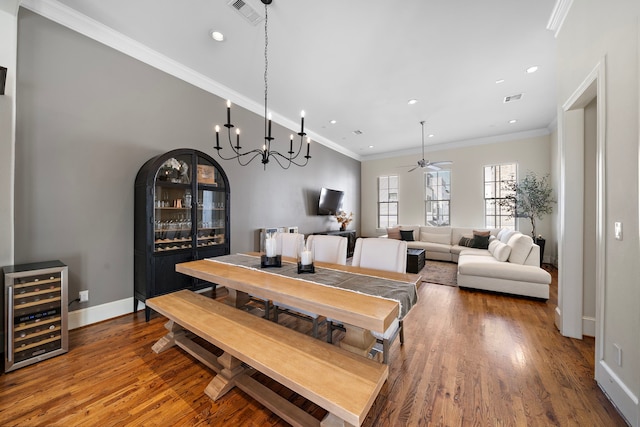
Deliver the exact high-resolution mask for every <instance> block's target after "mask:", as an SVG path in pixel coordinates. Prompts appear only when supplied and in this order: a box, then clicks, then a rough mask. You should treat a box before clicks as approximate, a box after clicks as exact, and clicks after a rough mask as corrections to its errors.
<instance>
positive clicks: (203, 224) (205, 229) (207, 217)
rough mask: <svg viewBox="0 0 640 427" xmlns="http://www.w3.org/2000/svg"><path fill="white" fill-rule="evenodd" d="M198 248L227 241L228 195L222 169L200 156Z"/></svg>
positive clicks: (198, 177)
mask: <svg viewBox="0 0 640 427" xmlns="http://www.w3.org/2000/svg"><path fill="white" fill-rule="evenodd" d="M197 180H198V187H197V188H198V209H197V215H198V221H197V227H198V231H197V233H198V239H197V242H198V243H197V245H198V248H203V247H208V246H215V245H222V244H224V243H225V235H226V232H225V231H226V223H227V216H226V212H227V206H226V203H227V197H226V196H227V195H226V192H225V188H224V187H225V186H224V179H222V176H221V175H220V171H219V170H218V168H216V167H215V166H214V165H213V164H211V163H210V162H209V161H208V160H207V159H205V158H203V157H198V170H197Z"/></svg>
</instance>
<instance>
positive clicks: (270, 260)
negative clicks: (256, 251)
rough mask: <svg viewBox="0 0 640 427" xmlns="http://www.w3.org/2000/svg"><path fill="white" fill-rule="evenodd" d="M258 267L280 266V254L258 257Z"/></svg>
mask: <svg viewBox="0 0 640 427" xmlns="http://www.w3.org/2000/svg"><path fill="white" fill-rule="evenodd" d="M260 267H262V268H269V267H282V257H281V256H280V255H276V256H271V257H268V256H266V255H262V256H261V257H260Z"/></svg>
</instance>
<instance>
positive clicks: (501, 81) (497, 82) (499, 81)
mask: <svg viewBox="0 0 640 427" xmlns="http://www.w3.org/2000/svg"><path fill="white" fill-rule="evenodd" d="M500 83H504V79H498V80H496V84H498V85H499V84H500Z"/></svg>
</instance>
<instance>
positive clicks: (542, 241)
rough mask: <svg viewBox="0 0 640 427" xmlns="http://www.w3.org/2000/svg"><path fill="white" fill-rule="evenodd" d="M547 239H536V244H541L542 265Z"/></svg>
mask: <svg viewBox="0 0 640 427" xmlns="http://www.w3.org/2000/svg"><path fill="white" fill-rule="evenodd" d="M545 242H546V240H545V239H536V245H538V246H540V267H542V258H543V256H544V244H545Z"/></svg>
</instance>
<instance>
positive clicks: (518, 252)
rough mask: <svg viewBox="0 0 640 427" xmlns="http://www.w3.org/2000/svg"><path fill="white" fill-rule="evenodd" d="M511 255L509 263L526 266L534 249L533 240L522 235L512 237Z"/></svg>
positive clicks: (510, 241) (510, 242) (510, 243)
mask: <svg viewBox="0 0 640 427" xmlns="http://www.w3.org/2000/svg"><path fill="white" fill-rule="evenodd" d="M507 245H509V246H510V247H511V253H510V254H509V262H510V263H513V264H524V261H525V260H526V259H527V257H528V256H529V252H531V248H532V247H533V239H532V238H531V236H527V235H525V234H522V233H517V234H514V235H513V236H511V238H510V239H509V243H507Z"/></svg>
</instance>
